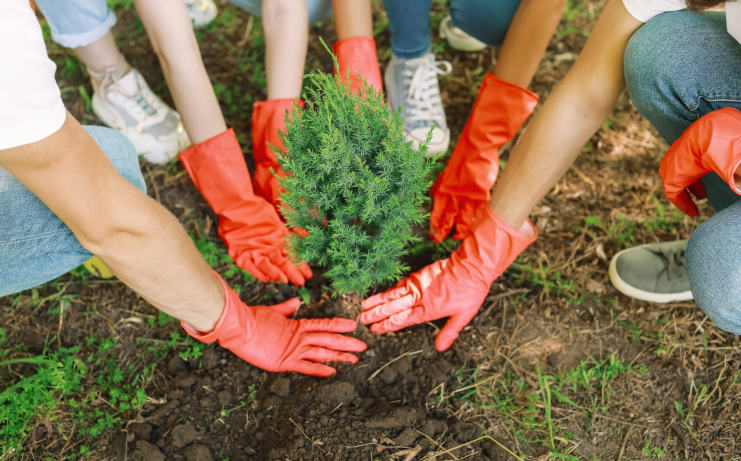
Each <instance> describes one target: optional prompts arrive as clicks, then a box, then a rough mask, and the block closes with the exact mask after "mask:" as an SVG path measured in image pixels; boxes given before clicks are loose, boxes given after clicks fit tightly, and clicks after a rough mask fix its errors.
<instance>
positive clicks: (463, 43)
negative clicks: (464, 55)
mask: <svg viewBox="0 0 741 461" xmlns="http://www.w3.org/2000/svg"><path fill="white" fill-rule="evenodd" d="M445 24H446V21H442V22H440V29H439V32H440V38H444V39H445V40H446V41H447V42H448V45H450V46H451V47H452V48H455V49H456V50H459V51H466V52H469V53H473V52H476V51H481V50H483V49H485V48H486V47H487V46H489V45H487V44H486V43H484V42H481V41H479V40H477V39H475V38H473V37H471V36H470V35H469V36H468V37H469V38H460V37H458V36H456V35H455V34H452V33H450V34H449V33H448V29H447V28H446V27H445Z"/></svg>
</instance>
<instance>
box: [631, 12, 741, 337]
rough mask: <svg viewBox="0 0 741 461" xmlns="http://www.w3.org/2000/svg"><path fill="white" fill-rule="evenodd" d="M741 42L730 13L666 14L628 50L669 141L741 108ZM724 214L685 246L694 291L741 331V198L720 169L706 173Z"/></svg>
mask: <svg viewBox="0 0 741 461" xmlns="http://www.w3.org/2000/svg"><path fill="white" fill-rule="evenodd" d="M740 68H741V45H739V43H738V42H736V40H734V39H733V37H731V36H730V35H729V34H728V32H727V31H726V15H725V13H722V12H706V13H699V14H698V13H690V12H687V11H678V12H672V13H663V14H660V15H658V16H656V17H655V18H654V19H652V20H650V21H649V22H648V23H646V24H645V25H644V26H643V27H641V28H640V29H638V31H637V32H636V33H635V34H633V37H632V38H631V39H630V42H628V47H627V48H626V50H625V80H626V82H627V84H628V90H629V91H630V97H631V99H632V101H633V104H635V106H636V108H637V109H638V111H639V112H640V113H641V114H642V115H643V116H644V117H646V118H647V119H648V120H649V121H650V122H651V124H652V125H653V126H655V127H656V129H657V130H658V131H659V133H660V134H661V136H662V137H663V138H664V139H665V140H666V142H668V143H669V144H671V143H673V142H674V141H676V140H677V138H679V136H681V134H682V133H683V132H684V130H685V129H687V127H688V126H689V125H690V124H692V122H694V121H695V120H697V119H699V118H700V117H702V116H703V115H705V114H708V113H710V112H712V111H714V110H718V109H721V108H723V107H733V108H735V109H741V75H740V73H739V72H738V69H740ZM703 183H704V184H705V187H706V189H707V192H708V201H709V202H710V204H711V205H713V207H714V208H715V209H716V211H718V214H716V215H715V216H713V217H712V218H710V219H709V220H707V221H706V222H705V223H703V224H702V225H701V226H700V227H698V228H697V229H696V230H695V232H694V233H693V234H692V237H691V238H690V240H689V243H688V244H687V250H686V253H685V259H686V265H687V273H688V275H689V280H690V287H691V288H692V294H693V295H694V297H695V300H696V301H697V304H698V305H699V306H700V308H701V309H702V310H703V311H704V312H705V314H707V316H708V317H709V318H710V319H711V320H712V321H713V322H715V324H716V325H717V326H718V327H719V328H722V329H723V330H726V331H730V332H732V333H736V334H741V301H739V299H741V297H740V295H741V233H739V229H740V228H741V227H740V225H741V202H739V196H738V195H736V194H735V193H734V192H733V191H732V190H731V188H730V187H729V186H728V184H726V183H725V182H723V181H722V180H721V179H720V177H718V175H716V174H715V173H713V174H710V175H707V176H705V177H704V178H703Z"/></svg>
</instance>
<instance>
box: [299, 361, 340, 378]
mask: <svg viewBox="0 0 741 461" xmlns="http://www.w3.org/2000/svg"><path fill="white" fill-rule="evenodd" d="M286 371H295V372H297V373H301V374H304V375H309V376H316V377H318V378H329V377H330V376H332V375H333V374H335V373H337V370H335V369H334V368H332V367H328V366H327V365H322V364H321V363H314V362H309V361H308V360H299V361H298V362H296V363H295V364H294V365H293V366H292V367H290V368H289V369H287V370H286Z"/></svg>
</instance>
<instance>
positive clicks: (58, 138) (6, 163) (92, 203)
mask: <svg viewBox="0 0 741 461" xmlns="http://www.w3.org/2000/svg"><path fill="white" fill-rule="evenodd" d="M0 166H2V167H3V168H5V169H6V170H7V171H8V172H10V173H11V174H12V175H13V176H14V177H15V178H16V179H18V180H19V181H20V182H21V183H22V184H24V185H25V186H26V187H28V188H29V190H31V191H32V192H33V193H34V194H36V195H37V196H38V197H39V198H40V199H41V200H42V201H43V202H44V203H45V204H46V205H47V206H48V207H49V208H50V209H51V210H52V211H53V212H54V213H55V214H56V215H57V216H58V217H59V218H60V219H61V220H62V221H63V222H64V223H65V224H66V225H67V226H68V227H69V228H70V230H72V232H73V233H74V235H75V237H77V239H78V241H79V242H80V244H81V245H82V246H83V247H84V248H85V249H87V250H88V251H90V252H91V253H93V254H95V255H97V256H98V257H99V258H100V259H102V260H103V261H104V262H105V263H106V265H108V267H109V268H110V269H111V270H112V271H113V272H114V273H115V274H116V275H117V276H118V277H119V278H120V279H121V281H123V282H124V283H126V284H127V285H128V286H129V287H131V288H132V289H133V290H135V291H136V292H137V293H139V294H140V295H141V296H142V297H143V298H144V299H146V300H147V301H149V302H150V303H151V304H153V305H154V306H155V307H157V308H158V309H160V310H161V311H163V312H166V313H168V314H170V315H172V316H173V317H177V318H179V319H181V320H182V322H183V326H184V328H185V329H186V331H187V332H188V333H189V334H191V335H192V336H193V337H195V338H196V339H199V340H202V341H204V342H213V341H216V340H218V341H219V342H220V343H221V344H222V346H223V347H225V348H227V349H229V350H231V351H232V352H234V353H235V354H236V355H237V356H239V357H240V358H242V359H244V360H246V361H248V362H249V363H251V364H253V365H255V366H258V367H260V368H263V369H266V370H269V371H297V372H299V373H305V374H311V375H315V376H329V375H331V374H332V373H333V372H334V369H332V368H330V367H327V366H325V365H320V364H318V363H312V362H320V361H328V362H329V361H345V362H351V363H356V362H357V358H356V357H354V356H352V355H350V354H347V353H345V352H344V351H354V352H359V351H363V350H365V345H364V344H363V343H362V342H361V341H359V340H356V339H353V338H347V337H344V336H341V335H339V334H338V333H347V332H350V331H353V330H354V329H355V326H356V324H355V322H354V321H352V320H347V319H317V320H294V319H290V318H288V317H289V315H290V314H293V312H295V311H296V309H297V308H298V306H299V301H298V299H296V298H294V299H292V300H290V301H287V302H285V303H282V304H278V305H276V306H247V305H246V304H244V303H243V302H242V301H241V300H240V299H239V296H237V294H236V293H235V292H234V291H232V290H231V289H230V288H229V287H228V286H227V285H226V284H225V283H224V282H223V280H221V278H220V277H219V275H217V274H216V273H215V272H214V271H212V270H211V269H210V268H209V267H208V265H207V264H206V262H205V261H204V260H203V258H202V256H201V255H200V254H199V252H198V250H196V248H195V246H194V245H193V243H192V242H191V240H190V238H189V237H188V236H187V234H186V233H185V231H184V230H183V229H182V227H181V226H180V224H179V223H178V221H177V220H176V219H175V217H174V216H172V215H171V214H170V213H169V212H167V210H165V209H164V208H163V207H162V206H161V205H159V204H158V203H156V202H155V201H154V200H152V199H151V198H149V197H148V196H147V195H146V194H143V193H142V192H141V191H140V190H138V189H137V188H136V187H134V186H133V185H131V184H129V183H128V182H127V181H126V180H125V179H124V178H123V177H122V176H121V175H120V174H118V172H117V171H116V170H115V168H114V167H113V165H112V164H111V162H110V161H109V160H108V158H107V157H106V155H105V154H104V153H103V151H102V150H101V148H100V147H99V146H98V144H96V143H95V141H93V139H92V138H91V137H90V136H89V135H88V134H87V133H86V132H85V130H84V129H83V128H82V127H81V126H80V125H79V124H78V123H77V122H76V121H75V120H74V118H72V116H71V115H69V114H68V115H67V119H66V121H65V123H64V124H63V126H62V128H61V129H60V130H58V131H57V132H56V133H54V134H52V135H51V136H49V137H47V138H45V139H42V140H41V141H37V142H34V143H31V144H26V145H22V146H20V147H15V148H11V149H6V150H0ZM201 332H204V333H201Z"/></svg>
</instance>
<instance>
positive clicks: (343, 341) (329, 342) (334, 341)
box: [301, 333, 368, 352]
mask: <svg viewBox="0 0 741 461" xmlns="http://www.w3.org/2000/svg"><path fill="white" fill-rule="evenodd" d="M301 342H302V343H303V344H305V345H307V346H318V347H324V348H326V349H331V350H334V351H346V352H363V351H364V350H366V349H368V346H366V345H365V343H364V342H363V341H361V340H359V339H355V338H351V337H349V336H343V335H338V334H336V333H305V334H304V335H303V337H302V338H301Z"/></svg>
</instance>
